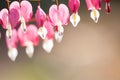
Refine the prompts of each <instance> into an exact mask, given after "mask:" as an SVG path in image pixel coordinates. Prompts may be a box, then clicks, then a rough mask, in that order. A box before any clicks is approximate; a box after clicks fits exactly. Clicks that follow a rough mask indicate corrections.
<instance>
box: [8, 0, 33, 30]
mask: <svg viewBox="0 0 120 80" xmlns="http://www.w3.org/2000/svg"><path fill="white" fill-rule="evenodd" d="M11 8H16V9H17V10H18V11H19V15H20V18H19V20H20V22H21V27H22V28H23V30H24V31H26V22H28V21H29V20H30V19H31V17H32V14H33V12H32V5H31V3H30V2H29V1H27V0H23V1H21V2H20V3H19V2H18V1H13V2H12V3H11V5H10V9H11Z"/></svg>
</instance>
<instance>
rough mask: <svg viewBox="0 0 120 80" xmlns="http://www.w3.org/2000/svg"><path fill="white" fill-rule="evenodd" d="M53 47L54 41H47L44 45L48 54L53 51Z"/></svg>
mask: <svg viewBox="0 0 120 80" xmlns="http://www.w3.org/2000/svg"><path fill="white" fill-rule="evenodd" d="M53 46H54V43H53V40H45V41H44V42H43V45H42V47H43V49H44V50H45V51H46V52H47V53H50V52H51V51H52V48H53Z"/></svg>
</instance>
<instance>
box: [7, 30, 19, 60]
mask: <svg viewBox="0 0 120 80" xmlns="http://www.w3.org/2000/svg"><path fill="white" fill-rule="evenodd" d="M6 43H7V47H8V49H9V50H8V56H9V58H10V59H11V60H12V61H15V59H16V57H17V55H18V51H17V43H18V37H17V31H16V30H15V29H13V30H12V36H11V38H8V36H7V35H6Z"/></svg>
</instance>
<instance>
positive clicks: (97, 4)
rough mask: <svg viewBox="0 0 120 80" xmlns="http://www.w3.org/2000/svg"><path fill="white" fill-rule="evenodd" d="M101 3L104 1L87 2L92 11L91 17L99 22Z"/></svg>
mask: <svg viewBox="0 0 120 80" xmlns="http://www.w3.org/2000/svg"><path fill="white" fill-rule="evenodd" d="M101 1H102V0H86V4H87V8H88V10H91V13H90V17H91V18H92V19H93V20H94V21H95V23H97V22H98V19H99V17H100V13H99V11H98V10H100V9H101Z"/></svg>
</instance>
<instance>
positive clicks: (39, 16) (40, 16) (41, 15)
mask: <svg viewBox="0 0 120 80" xmlns="http://www.w3.org/2000/svg"><path fill="white" fill-rule="evenodd" d="M35 19H36V23H37V25H38V26H39V27H42V26H43V24H44V21H45V20H46V14H45V12H44V11H43V10H42V9H41V8H40V6H38V9H37V11H36V13H35Z"/></svg>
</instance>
